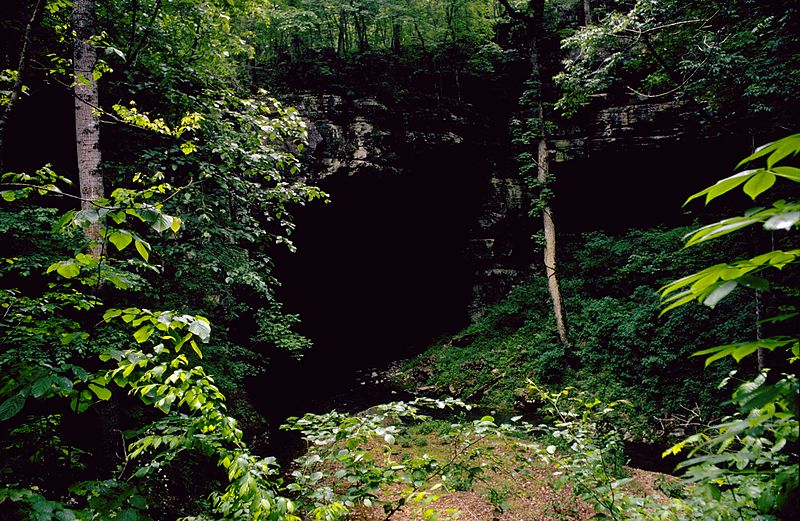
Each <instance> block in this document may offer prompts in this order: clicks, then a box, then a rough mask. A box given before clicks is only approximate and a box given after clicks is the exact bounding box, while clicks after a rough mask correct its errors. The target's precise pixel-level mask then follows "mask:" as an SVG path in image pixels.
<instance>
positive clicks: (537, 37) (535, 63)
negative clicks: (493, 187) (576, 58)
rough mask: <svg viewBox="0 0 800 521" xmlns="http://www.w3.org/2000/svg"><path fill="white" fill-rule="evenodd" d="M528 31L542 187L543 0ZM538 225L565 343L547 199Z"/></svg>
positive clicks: (545, 174) (545, 170)
mask: <svg viewBox="0 0 800 521" xmlns="http://www.w3.org/2000/svg"><path fill="white" fill-rule="evenodd" d="M529 5H530V7H531V13H532V18H531V23H530V25H529V30H530V32H531V34H530V46H531V48H530V61H531V82H530V83H531V88H533V89H535V90H536V92H535V99H536V101H535V106H533V107H530V109H531V112H532V113H533V117H535V118H537V126H538V128H539V141H538V143H537V146H536V179H537V181H539V185H540V187H542V188H544V187H545V186H546V184H547V181H548V178H549V176H550V162H549V159H548V150H547V131H546V127H545V119H544V116H545V113H544V83H543V81H542V78H543V76H544V74H543V71H542V68H543V66H544V65H543V60H542V36H543V34H544V1H543V0H539V1H531V2H530V3H529ZM542 227H543V229H544V272H545V276H546V277H547V289H548V290H549V291H550V298H551V300H552V301H553V316H554V317H555V320H556V329H557V331H558V339H559V340H560V341H561V343H562V344H566V343H567V324H566V320H565V317H564V306H563V304H562V301H561V287H560V285H559V283H558V270H557V264H556V224H555V219H554V218H553V209H552V208H551V207H550V204H549V202H545V203H544V204H543V205H542Z"/></svg>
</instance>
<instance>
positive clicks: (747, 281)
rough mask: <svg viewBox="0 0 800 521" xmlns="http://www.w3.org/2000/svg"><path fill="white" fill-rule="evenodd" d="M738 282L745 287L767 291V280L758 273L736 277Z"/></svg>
mask: <svg viewBox="0 0 800 521" xmlns="http://www.w3.org/2000/svg"><path fill="white" fill-rule="evenodd" d="M737 280H738V282H739V284H741V285H742V286H744V287H746V288H750V289H757V290H759V291H769V281H768V280H767V279H765V278H763V277H759V276H758V275H743V276H741V277H739V278H738V279H737Z"/></svg>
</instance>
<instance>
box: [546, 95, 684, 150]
mask: <svg viewBox="0 0 800 521" xmlns="http://www.w3.org/2000/svg"><path fill="white" fill-rule="evenodd" d="M587 116H588V117H586V118H585V119H584V121H583V122H582V124H581V125H579V126H572V127H566V128H564V129H561V130H560V131H559V132H558V134H557V135H556V136H555V137H554V139H553V140H552V141H551V148H552V150H554V156H553V158H554V160H555V162H556V163H561V162H567V161H571V160H575V159H583V158H586V157H591V156H592V155H595V154H598V153H601V152H605V151H608V150H613V151H614V152H617V153H625V152H630V151H632V150H637V149H653V148H657V147H658V146H659V143H660V142H662V141H663V142H673V143H674V142H675V141H680V140H682V139H683V138H684V137H685V136H686V135H687V134H688V133H689V128H688V127H687V126H688V125H689V122H691V121H693V120H694V117H693V116H691V115H690V110H689V109H688V107H687V106H686V103H684V102H677V101H669V102H655V101H651V100H647V99H632V100H630V102H628V103H626V104H623V105H609V104H608V103H607V102H606V100H604V99H598V100H596V101H595V103H594V104H593V109H592V108H591V107H590V110H589V113H588V115H587Z"/></svg>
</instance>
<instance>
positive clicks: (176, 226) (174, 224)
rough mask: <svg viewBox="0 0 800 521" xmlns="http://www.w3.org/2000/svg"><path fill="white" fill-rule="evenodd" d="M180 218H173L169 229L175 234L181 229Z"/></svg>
mask: <svg viewBox="0 0 800 521" xmlns="http://www.w3.org/2000/svg"><path fill="white" fill-rule="evenodd" d="M181 222H182V221H181V218H180V217H173V218H172V225H171V226H170V227H169V229H170V230H172V231H173V232H175V233H178V230H180V229H181Z"/></svg>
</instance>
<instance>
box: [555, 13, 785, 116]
mask: <svg viewBox="0 0 800 521" xmlns="http://www.w3.org/2000/svg"><path fill="white" fill-rule="evenodd" d="M609 7H610V8H607V9H603V10H602V11H601V10H596V11H595V14H596V15H599V21H598V22H597V23H596V24H593V25H590V26H587V27H585V28H582V29H580V30H578V31H576V32H575V34H573V35H572V36H569V37H568V38H566V39H564V41H563V43H562V46H563V48H564V50H565V51H567V53H568V54H567V58H566V59H565V61H564V71H563V72H562V73H560V74H558V75H557V77H556V80H557V81H558V83H559V84H560V86H561V88H562V91H563V92H562V97H561V99H560V100H559V101H558V103H557V108H559V109H560V110H561V111H562V112H564V113H565V114H567V115H574V114H575V113H576V112H577V111H578V110H580V108H581V107H583V106H585V105H586V104H587V103H588V102H589V100H590V99H591V98H592V96H594V95H597V94H601V93H604V94H610V95H612V96H616V97H620V96H629V95H630V94H637V95H639V96H641V97H643V98H649V99H653V100H667V101H668V100H673V99H677V100H682V101H688V102H689V103H690V104H691V108H692V109H693V110H695V111H696V112H698V113H699V114H700V117H701V118H702V119H705V123H706V124H708V125H711V126H712V127H716V130H717V131H719V130H721V129H722V128H726V129H727V130H728V131H730V129H731V128H733V127H732V126H733V125H734V124H735V125H736V127H738V128H742V127H743V126H744V127H750V128H758V127H760V126H762V125H763V124H764V121H765V120H768V118H769V117H770V115H772V114H775V112H776V111H777V110H781V111H787V110H788V111H792V110H794V107H791V108H790V107H789V106H787V103H788V105H790V106H791V105H792V104H793V102H792V101H791V100H795V99H797V85H798V84H799V83H798V81H797V77H796V75H797V62H798V59H800V55H798V52H797V49H798V47H797V41H798V40H797V34H798V33H797V24H798V22H799V21H800V18H798V15H799V14H800V13H798V10H797V5H796V4H794V3H793V2H780V3H779V5H778V4H776V5H772V4H770V5H769V6H767V5H766V4H763V3H760V2H755V1H750V0H736V1H733V2H730V1H725V2H717V1H714V2H703V3H698V4H691V5H686V4H685V2H679V1H673V0H670V1H653V0H638V1H636V2H634V3H633V5H632V6H630V4H627V3H613V4H611V5H610V6H609ZM787 100H789V101H787Z"/></svg>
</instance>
